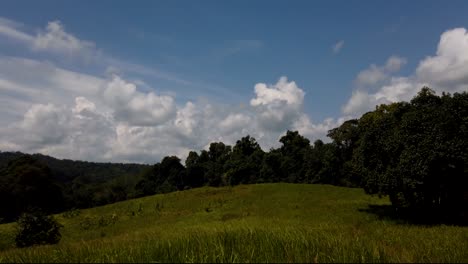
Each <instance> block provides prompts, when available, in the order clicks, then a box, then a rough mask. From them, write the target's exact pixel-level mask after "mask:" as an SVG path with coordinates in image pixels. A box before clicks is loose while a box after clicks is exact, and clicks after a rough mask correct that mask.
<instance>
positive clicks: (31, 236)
mask: <svg viewBox="0 0 468 264" xmlns="http://www.w3.org/2000/svg"><path fill="white" fill-rule="evenodd" d="M17 224H18V227H17V233H16V238H15V242H16V246H17V247H29V246H32V245H44V244H57V243H58V242H59V241H60V239H61V238H62V236H61V235H60V228H61V227H62V225H61V224H59V223H58V222H57V221H56V220H55V219H54V218H53V217H52V216H47V215H45V214H44V213H43V212H40V211H35V212H28V213H23V214H22V215H21V216H20V217H19V218H18V222H17Z"/></svg>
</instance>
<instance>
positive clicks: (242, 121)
mask: <svg viewBox="0 0 468 264" xmlns="http://www.w3.org/2000/svg"><path fill="white" fill-rule="evenodd" d="M249 123H250V117H249V116H247V115H244V114H240V113H236V114H229V115H228V116H227V117H226V118H225V119H224V120H223V121H221V123H219V126H220V128H221V129H222V130H224V131H226V132H232V131H239V130H242V129H243V128H245V127H247V125H248V124H249Z"/></svg>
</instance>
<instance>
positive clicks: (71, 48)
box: [31, 21, 95, 56]
mask: <svg viewBox="0 0 468 264" xmlns="http://www.w3.org/2000/svg"><path fill="white" fill-rule="evenodd" d="M31 44H32V48H33V49H37V50H47V51H52V52H58V53H63V54H66V55H69V56H74V55H78V54H81V55H82V54H89V53H90V52H92V51H93V50H94V49H95V44H94V43H93V42H90V41H84V40H80V39H78V38H76V37H75V36H73V35H71V34H69V33H67V32H65V29H64V27H63V25H62V24H61V23H60V21H51V22H49V23H48V24H47V27H46V30H45V31H40V32H39V33H37V35H36V36H35V38H34V39H33V42H32V43H31Z"/></svg>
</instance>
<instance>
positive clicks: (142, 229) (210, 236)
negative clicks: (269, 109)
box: [0, 184, 468, 263]
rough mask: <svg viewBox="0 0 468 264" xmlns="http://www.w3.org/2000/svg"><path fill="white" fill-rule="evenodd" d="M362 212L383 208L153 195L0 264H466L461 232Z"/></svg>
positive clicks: (312, 192) (292, 194) (262, 194)
mask: <svg viewBox="0 0 468 264" xmlns="http://www.w3.org/2000/svg"><path fill="white" fill-rule="evenodd" d="M369 203H371V204H386V203H388V201H387V200H385V199H384V200H381V199H378V198H376V197H368V196H366V195H364V194H363V192H362V190H360V189H347V188H339V187H333V186H324V185H292V184H265V185H248V186H238V187H234V188H230V187H227V188H220V189H214V188H201V189H196V190H190V191H186V192H178V193H171V194H167V195H156V196H152V197H145V198H141V199H136V200H132V201H125V202H121V203H116V204H112V205H107V206H104V207H100V208H92V209H89V210H83V211H82V212H81V214H80V215H78V216H75V217H73V218H63V217H62V216H60V215H59V216H57V218H58V219H59V221H60V222H61V223H62V224H64V226H65V228H64V230H63V232H62V234H63V237H64V238H63V240H62V241H61V242H60V244H58V245H53V246H37V247H32V248H26V249H16V248H13V247H10V248H6V249H4V250H3V251H0V262H154V263H159V262H189V263H190V262H196V263H200V262H255V263H258V262H287V263H291V262H437V263H440V262H451V263H453V262H467V261H468V251H467V249H468V229H467V228H466V227H455V226H443V225H441V226H414V225H408V224H398V223H395V222H392V221H390V220H385V219H379V218H378V217H377V216H375V215H372V214H369V213H366V212H362V211H359V209H364V208H367V206H368V204H369ZM138 211H139V212H138ZM132 212H133V213H134V214H132ZM111 215H118V220H117V221H116V222H115V223H113V224H107V225H102V226H101V225H99V224H98V223H99V221H97V222H96V223H97V224H96V225H95V226H92V227H91V228H90V229H87V230H83V229H82V228H80V225H79V224H80V223H81V222H82V221H83V220H84V219H86V218H88V219H89V218H93V217H94V218H95V219H99V217H110V216H111ZM8 230H10V231H11V230H12V229H11V225H2V226H0V233H1V232H3V233H4V234H7V233H8V232H10V231H8ZM4 243H6V244H7V242H4Z"/></svg>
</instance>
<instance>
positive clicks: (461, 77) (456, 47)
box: [416, 28, 468, 92]
mask: <svg viewBox="0 0 468 264" xmlns="http://www.w3.org/2000/svg"><path fill="white" fill-rule="evenodd" d="M416 78H417V79H418V80H421V81H424V82H430V84H431V85H433V86H434V87H440V88H443V89H445V90H446V91H451V92H454V91H466V90H468V32H467V31H466V29H465V28H455V29H452V30H448V31H446V32H444V33H443V34H442V36H441V37H440V41H439V45H438V47H437V53H436V55H435V56H429V57H427V58H425V59H424V60H422V61H421V62H420V63H419V66H418V68H417V69H416Z"/></svg>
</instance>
